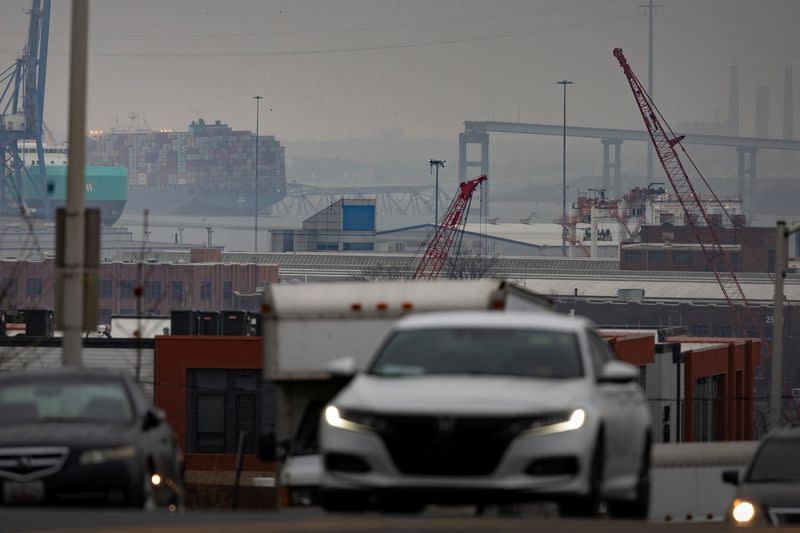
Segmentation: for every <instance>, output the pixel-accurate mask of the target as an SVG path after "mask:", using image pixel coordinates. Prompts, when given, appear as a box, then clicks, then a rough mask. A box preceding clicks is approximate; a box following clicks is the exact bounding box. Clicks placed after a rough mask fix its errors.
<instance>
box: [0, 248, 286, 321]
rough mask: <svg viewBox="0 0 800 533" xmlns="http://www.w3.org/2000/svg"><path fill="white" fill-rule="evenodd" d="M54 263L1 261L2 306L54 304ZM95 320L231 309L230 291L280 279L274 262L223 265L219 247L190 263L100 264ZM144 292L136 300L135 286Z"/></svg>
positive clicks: (250, 290)
mask: <svg viewBox="0 0 800 533" xmlns="http://www.w3.org/2000/svg"><path fill="white" fill-rule="evenodd" d="M54 280H55V264H54V262H53V261H52V260H46V261H19V260H17V261H0V309H3V310H6V311H11V310H15V309H20V308H25V307H50V308H52V307H54V304H55V281H54ZM97 280H98V287H97V296H98V310H99V311H98V320H100V321H101V322H105V323H109V322H110V319H111V315H112V314H114V315H131V314H136V311H137V305H138V304H139V303H140V305H141V312H142V313H146V314H161V315H165V314H169V312H170V310H172V309H210V310H219V309H225V308H231V307H233V305H234V293H235V292H241V293H253V292H255V291H256V290H257V289H258V288H259V287H263V286H264V285H266V284H268V283H277V282H278V267H277V266H276V265H267V264H254V263H222V262H221V250H219V249H214V248H208V249H199V250H193V251H192V253H191V254H190V261H189V262H188V263H144V264H140V263H132V262H104V263H101V264H100V270H99V272H98V276H97ZM140 281H141V285H142V289H143V294H142V299H141V302H137V297H136V287H137V286H138V285H139V283H140Z"/></svg>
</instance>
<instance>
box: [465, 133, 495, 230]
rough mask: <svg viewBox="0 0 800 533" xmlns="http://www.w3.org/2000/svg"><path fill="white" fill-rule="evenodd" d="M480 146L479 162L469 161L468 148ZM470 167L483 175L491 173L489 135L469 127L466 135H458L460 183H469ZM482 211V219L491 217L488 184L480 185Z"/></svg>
mask: <svg viewBox="0 0 800 533" xmlns="http://www.w3.org/2000/svg"><path fill="white" fill-rule="evenodd" d="M470 144H479V145H480V147H481V158H480V159H479V160H478V161H469V160H468V159H467V146H468V145H470ZM468 167H480V169H481V175H486V174H488V173H489V133H488V132H487V131H486V130H485V129H480V128H470V127H467V128H466V131H465V132H464V133H459V134H458V182H459V183H464V182H465V181H467V175H468V174H467V169H468ZM479 193H480V210H481V217H488V216H489V187H488V185H487V184H486V183H481V184H480V190H479Z"/></svg>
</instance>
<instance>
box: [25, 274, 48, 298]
mask: <svg viewBox="0 0 800 533" xmlns="http://www.w3.org/2000/svg"><path fill="white" fill-rule="evenodd" d="M43 289H44V282H43V281H42V278H28V279H26V280H25V295H26V296H27V297H28V298H37V297H41V295H42V290H43Z"/></svg>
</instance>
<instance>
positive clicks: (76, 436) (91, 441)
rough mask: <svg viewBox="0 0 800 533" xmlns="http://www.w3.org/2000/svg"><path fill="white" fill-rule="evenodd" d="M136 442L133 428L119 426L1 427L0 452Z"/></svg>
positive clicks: (45, 424) (58, 425)
mask: <svg viewBox="0 0 800 533" xmlns="http://www.w3.org/2000/svg"><path fill="white" fill-rule="evenodd" d="M134 439H135V428H134V427H133V426H121V425H119V424H96V423H92V424H87V423H66V424H65V423H53V422H50V423H40V424H19V425H16V424H15V425H4V426H0V448H5V447H11V446H67V447H70V448H91V447H98V446H99V447H102V446H116V445H119V444H123V443H129V442H132V441H133V440H134Z"/></svg>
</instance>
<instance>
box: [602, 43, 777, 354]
mask: <svg viewBox="0 0 800 533" xmlns="http://www.w3.org/2000/svg"><path fill="white" fill-rule="evenodd" d="M613 53H614V57H616V58H617V60H618V61H619V65H620V67H622V71H623V72H624V73H625V77H626V78H627V79H628V84H629V85H630V87H631V90H632V91H633V97H634V98H635V99H636V104H637V105H638V106H639V112H640V113H641V115H642V119H643V120H644V124H645V127H646V128H647V132H648V134H649V135H650V140H651V141H652V142H653V146H654V148H655V152H656V154H657V155H658V159H659V161H661V166H662V167H663V168H664V172H665V173H666V175H667V178H668V179H669V182H670V184H672V189H673V190H674V191H675V196H676V197H677V198H678V201H679V202H680V204H681V207H682V208H683V212H684V215H685V217H686V223H687V225H689V226H690V227H691V228H692V231H693V232H694V235H695V238H696V239H697V242H698V243H699V244H700V248H701V249H702V250H703V254H704V255H705V259H706V263H707V264H708V265H709V266H710V267H711V269H712V271H713V272H714V277H715V278H716V279H717V283H719V286H720V288H721V289H722V294H723V295H724V296H725V300H726V301H727V302H728V305H729V306H730V308H731V310H732V311H733V314H734V316H735V317H736V321H737V324H738V326H739V329H740V331H741V333H742V334H744V335H747V334H748V329H750V330H752V331H756V332H757V334H758V335H759V337H760V338H761V339H762V346H764V340H763V339H764V334H763V328H762V326H761V323H760V322H759V321H758V320H757V319H756V317H755V314H754V313H753V310H752V309H751V307H750V303H749V302H748V301H747V297H746V296H745V294H744V291H743V290H742V286H741V285H740V284H739V280H738V279H737V278H736V274H735V273H734V270H733V264H732V263H731V260H730V258H729V257H728V254H727V253H725V250H724V249H723V247H722V245H721V244H720V240H719V238H718V237H717V232H716V230H715V229H714V226H713V224H712V223H711V220H710V218H709V216H708V213H707V212H706V209H705V207H704V206H703V201H701V199H700V196H699V195H698V194H697V191H696V190H695V186H694V184H693V183H692V180H691V179H690V178H689V174H688V173H687V171H686V169H687V168H688V166H689V165H691V168H693V169H694V170H695V172H696V173H697V175H698V176H699V178H700V180H701V181H702V182H703V183H704V184H705V186H706V187H707V188H708V190H709V191H710V193H711V198H712V201H713V202H714V203H715V204H716V205H717V206H718V207H719V208H720V210H721V211H722V212H723V213H724V214H725V216H727V217H728V219H729V221H730V222H731V224H732V225H733V218H732V217H731V215H730V214H729V213H728V211H727V210H726V209H725V206H724V205H723V204H722V202H720V200H719V198H718V197H717V195H716V194H715V193H714V191H713V190H712V189H711V186H710V185H709V184H708V181H706V179H705V177H703V174H702V173H701V172H700V170H699V169H698V168H697V166H696V165H695V164H694V161H693V160H692V158H691V157H690V156H689V154H688V152H686V149H685V148H683V146H682V145H681V141H682V140H683V138H684V136H683V135H676V134H675V133H674V132H673V131H672V128H670V127H669V124H667V121H666V120H665V119H664V117H663V115H662V114H661V112H660V111H659V110H658V108H657V107H656V105H655V103H654V102H653V100H652V99H651V98H650V95H649V94H648V93H647V91H646V90H645V89H644V87H643V86H642V83H641V82H640V81H639V78H637V77H636V74H634V72H633V70H632V69H631V67H630V65H629V64H628V61H627V59H625V55H624V54H623V53H622V49H621V48H615V49H614V52H613ZM678 149H680V154H679V152H678ZM684 160H685V161H686V162H687V163H688V164H684ZM764 352H765V353H766V354H767V355H769V349H768V348H767V349H765V350H764Z"/></svg>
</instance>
